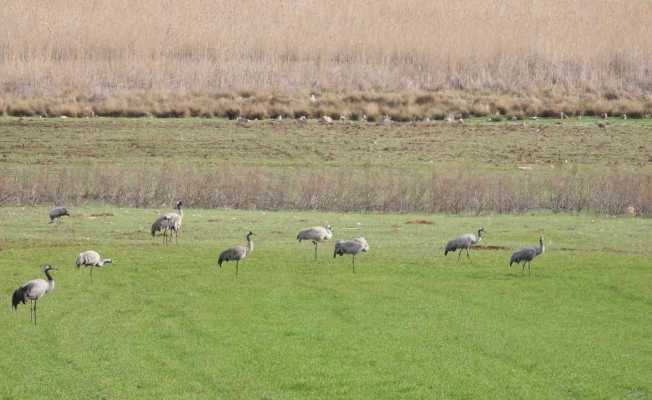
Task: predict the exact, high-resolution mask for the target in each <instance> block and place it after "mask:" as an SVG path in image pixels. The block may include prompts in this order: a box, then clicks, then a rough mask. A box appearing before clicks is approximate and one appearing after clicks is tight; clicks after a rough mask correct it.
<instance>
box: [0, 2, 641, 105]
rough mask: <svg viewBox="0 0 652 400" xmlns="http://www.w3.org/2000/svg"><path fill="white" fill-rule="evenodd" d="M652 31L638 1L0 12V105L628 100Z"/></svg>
mask: <svg viewBox="0 0 652 400" xmlns="http://www.w3.org/2000/svg"><path fill="white" fill-rule="evenodd" d="M651 20H652V7H650V6H649V3H648V2H647V1H643V0H635V1H626V0H614V1H593V0H545V1H544V0H535V1H528V2H524V1H519V0H489V1H485V0H470V1H465V2H463V3H460V2H432V1H428V0H407V1H400V2H397V1H391V0H378V1H374V2H372V3H369V2H363V1H354V2H351V1H347V0H327V1H314V0H307V1H287V0H284V1H254V2H251V1H248V2H247V1H244V2H243V1H240V0H237V1H236V0H226V1H220V2H215V1H206V0H189V1H166V2H162V1H159V0H143V1H139V2H133V1H127V0H115V1H111V2H79V1H73V0H52V1H49V2H48V4H47V6H44V5H43V4H37V3H34V2H24V1H19V0H8V1H6V2H5V3H4V4H3V6H2V7H0V21H2V23H1V24H0V93H2V94H3V95H4V96H11V97H9V100H7V98H5V103H7V102H8V103H9V106H10V109H14V108H20V107H19V106H17V105H15V102H17V101H18V100H14V99H16V98H27V99H31V98H33V97H38V96H52V97H53V98H57V99H65V98H67V94H69V93H81V94H83V95H84V96H87V97H88V98H89V104H90V105H91V106H92V107H95V105H96V104H101V102H102V101H105V102H109V103H110V102H111V101H119V100H110V99H114V97H112V96H116V95H125V94H129V93H132V92H136V93H140V92H144V93H146V96H144V97H145V98H147V97H149V96H152V95H153V94H156V93H166V94H173V95H176V96H181V97H183V96H185V95H189V96H190V95H195V94H199V95H212V94H214V93H237V92H239V91H241V90H253V91H279V92H282V93H285V94H297V93H301V94H303V95H306V96H307V94H309V93H310V92H312V91H316V92H321V91H332V92H340V91H345V92H352V91H362V92H368V91H382V92H399V93H400V92H402V91H406V90H407V91H418V90H462V91H476V92H477V91H488V92H493V93H504V92H517V93H538V92H540V91H541V90H543V89H545V88H549V87H554V88H557V89H559V90H562V91H565V92H568V93H570V95H569V98H571V97H572V95H580V96H581V95H582V94H584V93H585V92H586V91H587V90H589V91H593V92H596V93H599V94H604V93H627V94H629V95H631V96H633V98H636V96H641V95H646V94H649V93H650V91H651V90H652V35H650V31H649V21H651ZM117 98H118V99H119V98H121V97H117ZM95 99H104V100H98V101H99V103H97V102H96V101H95ZM105 106H106V107H108V108H111V107H110V106H108V105H106V104H105ZM30 107H32V106H30ZM33 107H35V108H38V107H36V106H33ZM50 107H52V108H56V104H55V103H54V102H52V103H50ZM117 108H118V109H121V108H123V107H121V106H117ZM137 108H141V109H144V110H143V112H146V113H152V114H156V109H155V108H153V107H147V105H146V104H140V105H139V107H137ZM181 108H182V109H183V110H184V111H183V112H182V113H181V114H185V113H186V111H185V110H188V109H189V107H185V108H184V107H181ZM82 109H83V107H82ZM351 111H353V110H351ZM441 111H442V112H446V111H447V109H445V107H444V109H442V110H441ZM56 112H57V111H52V110H50V111H48V113H56ZM267 112H268V113H270V114H271V111H269V110H268V111H267ZM217 114H220V113H219V112H218V113H217Z"/></svg>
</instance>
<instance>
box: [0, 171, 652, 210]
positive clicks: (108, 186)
mask: <svg viewBox="0 0 652 400" xmlns="http://www.w3.org/2000/svg"><path fill="white" fill-rule="evenodd" d="M177 199H183V200H184V203H186V204H188V205H189V206H190V207H206V208H214V207H227V208H239V209H265V210H280V209H300V210H321V211H349V212H351V211H372V212H428V213H454V214H459V213H523V212H527V211H530V210H535V209H549V210H553V211H560V212H581V211H589V212H595V213H598V214H607V215H618V214H636V215H642V216H651V215H652V174H650V173H649V172H641V173H638V174H631V171H626V170H611V171H610V172H607V173H597V172H596V173H578V172H572V171H566V172H562V173H560V174H558V175H555V176H550V175H544V174H536V173H518V174H514V173H484V172H473V173H467V172H459V173H458V172H450V171H442V170H433V171H432V173H413V174H410V175H406V174H405V173H404V172H401V171H392V170H387V169H367V170H364V169H363V170H359V171H356V172H353V173H351V171H349V170H347V169H329V170H325V171H324V170H317V169H315V170H312V171H306V170H302V171H299V170H294V169H283V170H270V169H265V168H255V167H223V168H220V169H218V170H215V171H202V170H198V169H196V168H193V167H192V166H181V165H165V166H162V167H161V168H159V169H153V168H142V169H130V168H123V167H117V166H114V167H106V166H102V167H99V166H98V167H91V168H74V167H71V168H64V169H61V170H59V171H57V172H52V170H51V169H49V168H47V167H33V168H19V169H17V170H16V171H14V172H9V171H7V173H4V174H2V176H0V204H6V205H9V204H11V205H15V204H19V205H20V204H37V203H55V202H63V203H65V204H67V205H75V204H81V203H84V202H88V201H100V202H106V203H111V204H117V205H123V206H137V207H149V206H161V205H163V204H172V203H173V202H174V201H176V200H177Z"/></svg>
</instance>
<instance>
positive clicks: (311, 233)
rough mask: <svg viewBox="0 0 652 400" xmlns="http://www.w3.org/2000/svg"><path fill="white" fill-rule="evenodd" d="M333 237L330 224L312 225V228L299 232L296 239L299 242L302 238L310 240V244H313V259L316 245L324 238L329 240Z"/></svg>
mask: <svg viewBox="0 0 652 400" xmlns="http://www.w3.org/2000/svg"><path fill="white" fill-rule="evenodd" d="M332 237H333V228H332V227H331V226H330V225H328V224H327V225H323V226H313V227H312V228H306V229H303V230H301V231H300V232H299V234H298V235H297V240H298V241H299V242H301V241H302V240H310V241H312V244H313V245H315V260H316V259H317V246H318V245H319V243H320V242H323V241H325V240H330V239H331V238H332Z"/></svg>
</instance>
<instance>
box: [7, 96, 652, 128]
mask: <svg viewBox="0 0 652 400" xmlns="http://www.w3.org/2000/svg"><path fill="white" fill-rule="evenodd" d="M561 113H564V114H565V115H567V116H571V117H574V116H592V115H602V114H603V113H607V114H608V115H610V116H618V117H622V116H623V114H626V115H627V116H628V117H629V118H643V117H649V116H650V115H651V114H652V96H648V95H633V94H631V93H627V92H625V91H621V92H610V93H609V94H608V95H607V94H600V93H597V92H591V91H587V92H585V93H582V94H578V93H572V92H568V91H550V90H542V91H537V92H531V93H528V94H522V93H516V92H506V93H502V94H496V93H491V92H480V91H461V90H445V91H435V92H433V91H421V90H420V91H409V90H404V91H400V92H365V93H360V92H323V93H321V94H319V95H317V96H315V100H312V98H311V96H308V95H305V94H302V93H295V94H292V95H281V94H279V93H278V92H268V91H260V92H246V93H233V94H218V95H205V94H199V93H193V94H169V93H168V94H164V93H152V92H138V93H129V94H115V95H110V96H107V97H102V96H100V97H93V96H91V97H89V96H85V95H82V94H71V93H68V94H65V95H61V96H33V97H29V96H27V97H26V96H14V95H10V94H6V95H4V96H3V95H0V115H3V114H4V115H9V116H17V117H21V116H43V117H58V116H67V117H93V116H101V117H160V118H184V117H203V118H213V117H219V118H229V119H235V118H238V117H240V116H241V117H244V118H248V119H267V118H274V119H276V118H277V117H279V116H280V117H282V118H300V117H302V116H305V117H308V118H320V117H322V116H324V115H326V116H329V117H331V118H333V119H340V118H342V119H351V120H360V119H362V118H363V116H366V117H367V120H368V121H371V122H374V121H379V120H382V119H383V118H384V116H385V115H387V116H389V117H390V118H391V119H392V120H393V121H396V122H409V121H417V120H425V119H430V120H443V119H444V118H446V117H447V116H449V115H453V116H455V117H456V118H460V117H461V118H467V117H486V116H492V117H494V118H496V119H497V120H500V119H503V118H519V119H521V118H523V117H527V116H541V117H555V118H559V116H560V115H561Z"/></svg>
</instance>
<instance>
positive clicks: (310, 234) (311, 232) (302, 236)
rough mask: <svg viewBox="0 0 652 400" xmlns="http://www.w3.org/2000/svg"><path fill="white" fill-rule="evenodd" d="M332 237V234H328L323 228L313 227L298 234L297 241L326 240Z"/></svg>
mask: <svg viewBox="0 0 652 400" xmlns="http://www.w3.org/2000/svg"><path fill="white" fill-rule="evenodd" d="M331 237H332V234H331V233H330V232H328V230H327V229H326V228H324V227H323V226H314V227H312V228H306V229H303V230H302V231H300V232H299V234H298V235H297V240H298V241H302V240H318V241H320V240H328V239H330V238H331Z"/></svg>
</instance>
